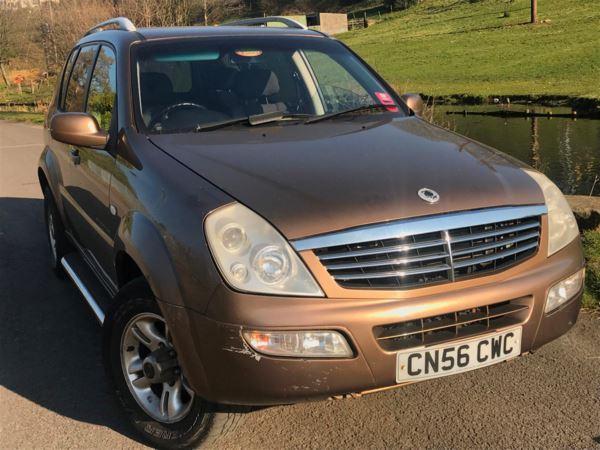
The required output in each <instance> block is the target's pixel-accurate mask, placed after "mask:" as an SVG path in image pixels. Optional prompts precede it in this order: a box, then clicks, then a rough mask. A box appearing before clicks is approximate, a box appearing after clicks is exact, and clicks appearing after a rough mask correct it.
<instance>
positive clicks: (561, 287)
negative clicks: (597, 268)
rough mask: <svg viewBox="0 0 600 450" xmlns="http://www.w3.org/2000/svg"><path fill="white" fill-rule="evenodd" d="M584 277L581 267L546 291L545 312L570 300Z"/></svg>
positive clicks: (583, 270) (580, 285) (577, 290)
mask: <svg viewBox="0 0 600 450" xmlns="http://www.w3.org/2000/svg"><path fill="white" fill-rule="evenodd" d="M584 278H585V269H581V270H579V271H578V272H576V273H574V274H573V275H571V276H570V277H569V278H565V279H564V280H562V281H560V282H559V283H556V284H555V285H554V286H552V287H551V288H550V290H549V291H548V297H547V298H546V309H545V311H546V312H547V313H549V312H551V311H554V310H555V309H556V308H558V307H559V306H561V305H564V304H565V303H567V302H568V301H569V300H571V299H572V298H573V297H574V296H575V295H577V293H578V292H579V291H580V290H581V287H582V285H583V279H584Z"/></svg>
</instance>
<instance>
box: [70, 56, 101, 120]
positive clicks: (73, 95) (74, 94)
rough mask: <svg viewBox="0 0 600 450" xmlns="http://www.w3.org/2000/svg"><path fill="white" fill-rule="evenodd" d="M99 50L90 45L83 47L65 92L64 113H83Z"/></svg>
mask: <svg viewBox="0 0 600 450" xmlns="http://www.w3.org/2000/svg"><path fill="white" fill-rule="evenodd" d="M97 50H98V46H97V45H89V46H86V47H82V48H81V50H80V51H79V55H78V56H77V61H75V65H74V66H73V70H72V71H71V77H70V78H69V84H68V85H67V91H66V92H65V99H64V103H63V108H62V109H63V110H64V111H67V112H83V110H84V106H85V92H86V88H87V83H88V80H89V79H90V73H91V72H92V67H93V65H94V58H95V57H96V51H97Z"/></svg>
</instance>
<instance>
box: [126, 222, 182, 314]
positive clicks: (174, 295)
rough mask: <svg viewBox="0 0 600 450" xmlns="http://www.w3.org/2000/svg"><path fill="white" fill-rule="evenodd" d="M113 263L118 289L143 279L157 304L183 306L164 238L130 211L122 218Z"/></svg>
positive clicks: (151, 224)
mask: <svg viewBox="0 0 600 450" xmlns="http://www.w3.org/2000/svg"><path fill="white" fill-rule="evenodd" d="M114 261H115V269H116V271H117V282H118V286H119V288H121V287H122V286H123V285H125V284H126V283H127V282H129V281H131V280H133V279H135V278H137V277H140V276H142V277H143V278H144V279H145V280H146V282H147V283H148V285H149V286H150V289H151V290H152V292H153V294H154V296H155V297H156V298H157V299H158V300H159V301H163V302H167V303H171V304H174V305H177V306H183V299H182V295H181V290H180V288H179V282H178V279H177V276H176V274H175V270H174V268H173V263H172V260H171V256H170V254H169V251H168V249H167V246H166V244H165V242H164V239H163V237H162V235H161V234H160V232H159V231H158V230H157V228H156V227H155V225H154V224H153V223H152V222H151V221H150V219H148V218H147V217H146V216H145V215H143V214H142V213H140V212H138V211H133V212H130V213H128V214H127V215H125V216H124V217H122V218H121V222H120V224H119V228H118V231H117V236H116V239H115V245H114Z"/></svg>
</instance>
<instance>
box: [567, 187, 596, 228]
mask: <svg viewBox="0 0 600 450" xmlns="http://www.w3.org/2000/svg"><path fill="white" fill-rule="evenodd" d="M566 197H567V201H568V202H569V205H571V209H573V214H575V218H576V219H577V223H578V224H579V229H580V230H581V231H583V230H594V229H595V230H598V231H600V197H589V196H587V195H567V196H566Z"/></svg>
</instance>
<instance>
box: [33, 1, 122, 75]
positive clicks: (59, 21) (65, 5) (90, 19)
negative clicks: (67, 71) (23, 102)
mask: <svg viewBox="0 0 600 450" xmlns="http://www.w3.org/2000/svg"><path fill="white" fill-rule="evenodd" d="M114 15H115V8H114V6H113V5H112V4H111V3H110V2H107V1H102V0H61V1H60V2H45V3H43V4H41V5H40V7H39V24H38V30H39V41H40V44H41V45H42V47H43V49H44V55H45V60H46V65H47V70H48V72H49V73H52V72H56V71H57V70H58V68H59V67H60V66H61V65H62V64H63V62H64V61H65V59H66V58H67V55H68V54H69V51H70V50H71V48H73V45H74V44H75V42H77V41H78V40H79V39H80V38H81V36H83V35H84V34H85V32H86V31H87V30H88V29H90V28H91V27H93V26H94V25H95V24H97V23H98V22H102V21H104V20H106V19H108V18H110V17H113V16H114Z"/></svg>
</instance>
